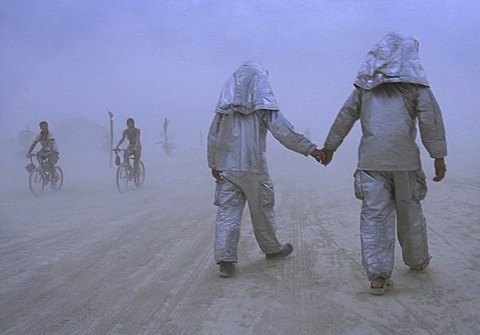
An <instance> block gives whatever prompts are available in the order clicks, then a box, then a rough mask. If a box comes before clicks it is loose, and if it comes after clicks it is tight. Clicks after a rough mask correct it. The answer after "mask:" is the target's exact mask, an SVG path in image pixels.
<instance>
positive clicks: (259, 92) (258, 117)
mask: <svg viewBox="0 0 480 335" xmlns="http://www.w3.org/2000/svg"><path fill="white" fill-rule="evenodd" d="M268 130H270V132H271V133H272V135H273V136H274V137H275V138H276V139H277V140H278V141H279V142H280V143H281V144H282V145H284V146H285V147H286V148H288V149H290V150H293V151H295V152H298V153H301V154H303V155H305V156H308V155H310V154H311V153H312V151H313V150H314V149H315V148H316V146H315V144H313V143H312V142H311V141H310V140H309V139H308V138H306V137H305V136H303V135H302V134H299V133H297V132H295V130H294V128H293V126H292V124H291V123H290V122H289V121H288V120H287V119H286V118H285V117H284V116H283V115H282V113H281V112H280V111H279V108H278V105H277V102H276V99H275V95H274V94H273V91H272V88H271V86H270V83H269V81H268V72H267V71H266V70H265V69H264V68H263V67H262V66H261V65H260V64H258V63H253V62H246V63H244V64H242V65H241V66H240V67H239V68H238V69H237V70H236V71H235V72H234V73H233V74H232V76H231V77H230V78H229V79H228V81H227V82H226V83H225V85H224V87H223V89H222V92H221V94H220V99H219V102H218V104H217V107H216V109H215V117H214V119H213V121H212V124H211V126H210V130H209V134H208V149H207V152H208V166H209V167H210V168H212V169H216V170H220V171H249V172H264V171H268V168H267V161H266V156H265V152H266V136H267V131H268Z"/></svg>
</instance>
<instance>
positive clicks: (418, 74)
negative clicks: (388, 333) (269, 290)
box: [322, 32, 447, 294]
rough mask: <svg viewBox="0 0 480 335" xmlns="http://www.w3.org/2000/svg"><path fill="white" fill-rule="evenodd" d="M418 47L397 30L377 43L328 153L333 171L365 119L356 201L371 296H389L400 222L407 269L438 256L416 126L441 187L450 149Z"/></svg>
mask: <svg viewBox="0 0 480 335" xmlns="http://www.w3.org/2000/svg"><path fill="white" fill-rule="evenodd" d="M418 47H419V43H418V41H417V40H415V38H414V37H412V36H410V35H403V34H401V33H398V32H391V33H388V34H387V35H385V36H384V37H383V38H382V39H381V40H380V42H378V43H377V45H375V47H374V48H373V49H372V50H371V51H370V52H369V53H368V55H367V57H366V60H365V62H364V64H363V66H362V67H361V68H360V71H359V73H358V75H357V78H356V80H355V83H354V86H355V89H354V91H353V93H352V94H351V95H350V97H349V98H348V99H347V101H346V102H345V104H344V105H343V107H342V108H341V109H340V112H339V113H338V115H337V117H336V119H335V121H334V123H333V125H332V127H331V129H330V132H329V134H328V136H327V139H326V140H325V144H324V148H323V149H322V151H323V152H324V154H325V155H324V158H323V159H322V164H324V165H327V164H328V163H330V161H331V160H332V157H333V152H334V151H335V150H337V148H338V147H339V146H340V145H341V144H342V142H343V140H344V138H345V137H346V136H347V135H348V133H349V131H350V130H351V128H352V127H353V125H354V123H355V122H356V121H357V120H358V119H360V123H361V126H362V138H361V141H360V146H359V149H358V166H357V171H356V172H355V176H354V177H355V195H356V197H357V198H358V199H360V200H362V209H361V218H360V235H361V248H362V263H363V266H364V268H365V270H366V272H367V276H368V279H369V280H370V281H371V286H370V293H372V294H384V293H385V290H386V288H387V287H388V286H389V285H390V280H389V279H390V277H391V275H392V271H393V261H394V246H395V220H396V221H397V232H396V233H397V236H398V240H399V243H400V246H401V248H402V257H403V261H404V262H405V264H406V265H408V266H409V267H410V268H412V269H413V270H417V271H420V270H423V269H425V268H426V267H427V265H428V264H429V262H430V258H431V257H430V255H429V253H428V243H427V231H426V221H425V217H424V215H423V211H422V206H421V204H420V201H421V200H423V199H424V197H425V195H426V192H427V184H426V180H425V174H424V172H423V170H422V165H421V162H420V153H419V148H418V146H417V144H416V142H415V137H416V133H417V128H416V123H417V122H418V125H419V129H420V134H421V139H422V143H423V145H424V146H425V148H426V149H427V151H428V153H429V154H430V156H431V157H432V158H433V159H434V168H435V177H434V178H433V180H434V181H437V182H438V181H440V180H442V179H443V178H444V176H445V173H446V165H445V162H444V157H445V156H446V155H447V146H446V140H445V129H444V125H443V120H442V114H441V112H440V108H439V106H438V104H437V102H436V100H435V97H434V95H433V93H432V91H431V90H430V88H429V84H428V81H427V79H426V76H425V73H424V70H423V68H422V66H421V65H420V61H419V57H418Z"/></svg>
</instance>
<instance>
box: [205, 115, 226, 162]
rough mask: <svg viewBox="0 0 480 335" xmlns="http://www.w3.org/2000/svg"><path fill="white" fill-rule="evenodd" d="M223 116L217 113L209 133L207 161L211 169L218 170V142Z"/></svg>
mask: <svg viewBox="0 0 480 335" xmlns="http://www.w3.org/2000/svg"><path fill="white" fill-rule="evenodd" d="M222 116H223V115H222V114H219V113H215V117H214V118H213V121H212V124H211V125H210V130H209V131H208V137H207V142H208V143H207V159H208V167H209V168H211V169H215V168H216V164H215V155H216V152H217V142H218V132H219V129H220V123H221V121H222Z"/></svg>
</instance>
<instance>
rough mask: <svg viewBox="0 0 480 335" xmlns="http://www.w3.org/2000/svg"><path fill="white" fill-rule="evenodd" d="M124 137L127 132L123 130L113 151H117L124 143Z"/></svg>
mask: <svg viewBox="0 0 480 335" xmlns="http://www.w3.org/2000/svg"><path fill="white" fill-rule="evenodd" d="M125 137H127V132H126V131H125V130H124V131H123V134H122V138H121V139H120V141H119V142H118V144H117V146H116V147H115V149H118V148H119V147H120V145H122V143H123V141H125Z"/></svg>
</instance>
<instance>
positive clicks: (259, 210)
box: [208, 62, 321, 277]
mask: <svg viewBox="0 0 480 335" xmlns="http://www.w3.org/2000/svg"><path fill="white" fill-rule="evenodd" d="M268 130H270V131H271V133H272V134H273V136H275V138H276V139H277V140H278V141H280V143H282V144H283V145H284V146H285V147H287V148H289V149H291V150H294V151H296V152H298V153H302V154H304V155H305V156H308V155H311V156H312V157H314V158H315V159H316V160H317V161H320V156H321V152H320V151H319V150H318V149H316V146H315V144H313V143H312V142H311V141H310V140H308V139H307V138H305V137H304V136H303V135H302V134H298V133H296V132H295V131H294V130H293V126H292V125H291V124H290V123H289V122H288V121H287V120H286V119H285V118H284V117H283V115H282V114H281V113H280V111H279V109H278V106H277V103H276V100H275V96H274V95H273V91H272V89H271V87H270V84H269V82H268V73H267V71H266V70H265V69H263V67H261V65H260V64H257V63H250V62H247V63H244V64H242V65H241V66H240V67H239V68H238V69H237V70H236V71H235V72H234V73H233V75H232V76H231V77H230V79H229V80H228V81H227V82H226V84H225V85H224V87H223V90H222V93H221V95H220V100H219V102H218V104H217V108H216V110H215V117H214V119H213V121H212V124H211V126H210V130H209V134H208V166H209V167H210V168H211V170H212V175H213V177H214V178H215V179H216V181H217V183H216V191H215V195H216V196H215V202H214V203H215V205H216V206H218V212H217V220H216V229H215V248H214V258H215V262H216V263H217V264H219V265H220V276H225V277H228V276H230V275H231V274H232V273H233V270H234V269H235V265H234V263H236V262H237V246H238V242H239V237H240V223H241V218H242V213H243V209H244V207H245V204H246V202H248V206H249V210H250V215H251V218H252V225H253V230H254V233H255V238H256V240H257V242H258V244H259V246H260V248H261V250H262V251H263V252H264V253H265V254H266V257H267V258H272V257H286V256H288V255H289V254H290V253H291V252H292V250H293V247H292V245H290V244H289V243H286V244H283V245H282V244H281V243H280V242H279V241H278V240H277V237H276V223H275V212H274V209H273V205H274V190H273V185H272V181H271V180H270V176H269V173H268V168H267V161H266V156H265V151H266V136H267V131H268Z"/></svg>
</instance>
